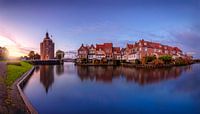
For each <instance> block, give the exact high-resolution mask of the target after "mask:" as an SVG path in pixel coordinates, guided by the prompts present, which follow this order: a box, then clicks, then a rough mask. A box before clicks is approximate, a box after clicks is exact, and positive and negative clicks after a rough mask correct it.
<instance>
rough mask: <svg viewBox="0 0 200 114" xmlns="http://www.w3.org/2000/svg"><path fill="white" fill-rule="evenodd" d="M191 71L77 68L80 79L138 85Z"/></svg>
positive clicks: (176, 68)
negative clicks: (126, 82)
mask: <svg viewBox="0 0 200 114" xmlns="http://www.w3.org/2000/svg"><path fill="white" fill-rule="evenodd" d="M187 71H191V66H184V67H172V68H165V69H135V68H130V67H112V66H107V67H105V66H104V67H94V66H89V67H82V66H77V72H78V76H79V77H80V79H81V80H82V81H83V80H91V81H93V80H95V81H103V82H112V80H113V79H115V78H120V77H121V78H125V79H126V80H127V81H134V82H137V83H139V84H140V85H144V84H148V83H154V82H159V81H161V80H167V79H173V78H177V77H178V76H180V75H181V73H182V72H187Z"/></svg>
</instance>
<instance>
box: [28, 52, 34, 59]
mask: <svg viewBox="0 0 200 114" xmlns="http://www.w3.org/2000/svg"><path fill="white" fill-rule="evenodd" d="M28 57H29V59H34V57H35V52H34V51H30V52H29V54H28Z"/></svg>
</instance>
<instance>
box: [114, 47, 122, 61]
mask: <svg viewBox="0 0 200 114" xmlns="http://www.w3.org/2000/svg"><path fill="white" fill-rule="evenodd" d="M113 59H114V60H121V51H120V47H113Z"/></svg>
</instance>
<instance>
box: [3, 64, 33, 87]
mask: <svg viewBox="0 0 200 114" xmlns="http://www.w3.org/2000/svg"><path fill="white" fill-rule="evenodd" d="M20 64H21V65H11V64H9V65H7V77H6V80H5V83H6V85H7V86H11V85H12V84H13V83H14V82H15V80H17V79H18V78H19V77H20V76H22V75H23V74H24V73H26V72H27V71H28V70H30V69H31V68H32V65H31V64H29V63H27V62H20Z"/></svg>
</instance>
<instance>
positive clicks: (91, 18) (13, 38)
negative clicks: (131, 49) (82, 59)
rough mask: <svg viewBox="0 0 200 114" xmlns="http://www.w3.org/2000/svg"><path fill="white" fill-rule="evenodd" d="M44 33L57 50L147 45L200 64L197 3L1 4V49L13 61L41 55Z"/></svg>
mask: <svg viewBox="0 0 200 114" xmlns="http://www.w3.org/2000/svg"><path fill="white" fill-rule="evenodd" d="M47 31H48V32H49V34H50V35H52V39H53V41H54V42H55V46H56V50H58V49H61V50H64V51H69V50H77V49H78V48H79V47H80V45H81V44H82V43H83V44H96V43H104V42H113V44H114V46H120V47H125V45H126V44H127V43H134V42H136V41H138V40H139V39H145V40H148V41H154V42H160V43H162V44H166V45H171V46H177V47H180V48H181V49H182V50H183V51H184V52H187V53H192V54H194V55H193V56H194V57H196V58H197V57H198V58H200V45H199V41H200V32H199V31H200V0H12V1H9V0H0V46H6V47H8V48H9V51H10V55H11V56H20V55H25V54H26V53H28V52H29V51H30V50H34V51H36V52H38V53H39V46H40V42H41V41H42V40H43V38H44V37H45V33H46V32H47Z"/></svg>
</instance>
